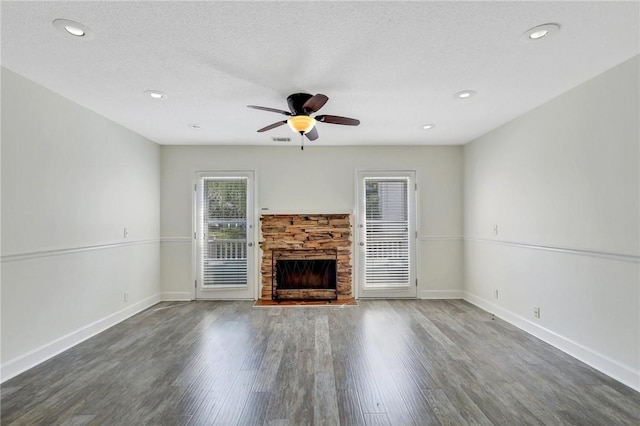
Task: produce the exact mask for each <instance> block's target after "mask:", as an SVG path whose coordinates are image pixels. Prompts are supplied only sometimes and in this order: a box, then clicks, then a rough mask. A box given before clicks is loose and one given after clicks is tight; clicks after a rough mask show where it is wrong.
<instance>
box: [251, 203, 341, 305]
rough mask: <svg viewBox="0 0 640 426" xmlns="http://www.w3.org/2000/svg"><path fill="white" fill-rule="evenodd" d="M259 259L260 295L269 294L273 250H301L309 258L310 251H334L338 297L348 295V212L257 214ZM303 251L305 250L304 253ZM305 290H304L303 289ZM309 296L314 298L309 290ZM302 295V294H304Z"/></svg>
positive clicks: (288, 251)
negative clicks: (260, 215) (258, 219)
mask: <svg viewBox="0 0 640 426" xmlns="http://www.w3.org/2000/svg"><path fill="white" fill-rule="evenodd" d="M260 228H261V241H260V248H261V249H262V260H261V262H260V275H261V283H262V291H261V294H260V298H261V299H264V300H271V298H272V291H273V289H272V284H271V283H272V274H273V264H272V259H273V251H274V250H275V251H276V252H278V251H279V250H286V251H287V253H292V252H293V253H295V251H296V250H300V257H301V258H303V257H304V258H309V253H310V252H311V251H314V250H317V251H318V253H320V254H323V253H327V252H337V256H336V258H337V268H336V269H337V283H336V293H337V298H338V299H350V298H352V297H353V291H352V282H353V274H352V261H351V260H352V243H351V215H350V214H276V215H263V216H262V217H261V218H260ZM303 253H306V254H304V255H303ZM302 294H304V293H302ZM308 296H309V298H314V297H315V295H314V293H313V290H309V293H308ZM303 298H304V297H303Z"/></svg>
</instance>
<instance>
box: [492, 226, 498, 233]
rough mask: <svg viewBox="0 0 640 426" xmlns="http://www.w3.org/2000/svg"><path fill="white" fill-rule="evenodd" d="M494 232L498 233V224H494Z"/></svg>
mask: <svg viewBox="0 0 640 426" xmlns="http://www.w3.org/2000/svg"><path fill="white" fill-rule="evenodd" d="M493 233H494V234H496V235H498V225H493Z"/></svg>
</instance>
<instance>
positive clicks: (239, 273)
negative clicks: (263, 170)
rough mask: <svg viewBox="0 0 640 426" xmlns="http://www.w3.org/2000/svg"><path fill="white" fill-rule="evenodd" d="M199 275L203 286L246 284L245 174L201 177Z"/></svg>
mask: <svg viewBox="0 0 640 426" xmlns="http://www.w3.org/2000/svg"><path fill="white" fill-rule="evenodd" d="M201 184H202V204H201V206H202V210H203V211H202V212H201V214H200V217H201V218H202V223H201V228H200V229H201V230H202V232H203V235H202V238H201V239H200V241H201V250H200V253H202V262H201V265H200V267H201V268H202V269H201V275H200V276H201V277H202V278H201V279H202V281H203V282H202V285H203V286H205V287H215V286H221V287H225V286H227V287H228V286H246V285H247V178H245V177H205V178H202V181H201Z"/></svg>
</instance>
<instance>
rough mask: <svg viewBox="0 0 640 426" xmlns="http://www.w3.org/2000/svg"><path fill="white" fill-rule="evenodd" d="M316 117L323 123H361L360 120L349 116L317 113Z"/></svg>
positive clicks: (355, 124)
mask: <svg viewBox="0 0 640 426" xmlns="http://www.w3.org/2000/svg"><path fill="white" fill-rule="evenodd" d="M315 119H316V121H320V122H322V123H331V124H343V125H345V126H357V125H358V124H360V120H356V119H355V118H349V117H340V116H339V115H316V117H315Z"/></svg>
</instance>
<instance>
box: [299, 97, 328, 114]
mask: <svg viewBox="0 0 640 426" xmlns="http://www.w3.org/2000/svg"><path fill="white" fill-rule="evenodd" d="M328 100H329V98H328V97H326V96H325V95H323V94H321V93H318V94H317V95H315V96H312V97H310V98H309V99H308V100H307V102H305V103H304V105H302V109H303V110H304V111H305V112H307V113H309V112H316V111H318V110H319V109H320V108H322V107H323V106H324V104H326V103H327V101H328Z"/></svg>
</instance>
